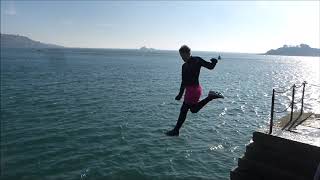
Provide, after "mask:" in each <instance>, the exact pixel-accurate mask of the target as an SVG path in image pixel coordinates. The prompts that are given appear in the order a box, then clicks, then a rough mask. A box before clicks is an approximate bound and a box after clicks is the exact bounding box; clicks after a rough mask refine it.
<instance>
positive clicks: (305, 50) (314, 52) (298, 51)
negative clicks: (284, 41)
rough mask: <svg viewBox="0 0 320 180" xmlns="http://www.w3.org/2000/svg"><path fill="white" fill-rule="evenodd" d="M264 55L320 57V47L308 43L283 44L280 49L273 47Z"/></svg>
mask: <svg viewBox="0 0 320 180" xmlns="http://www.w3.org/2000/svg"><path fill="white" fill-rule="evenodd" d="M263 55H284V56H318V57H320V49H317V48H311V47H310V46H309V45H307V44H300V45H297V46H288V45H283V46H282V47H280V48H278V49H271V50H269V51H267V52H266V53H264V54H263Z"/></svg>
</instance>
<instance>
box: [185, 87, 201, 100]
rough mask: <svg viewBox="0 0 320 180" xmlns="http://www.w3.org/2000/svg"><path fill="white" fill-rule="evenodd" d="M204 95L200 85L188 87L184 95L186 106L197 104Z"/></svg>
mask: <svg viewBox="0 0 320 180" xmlns="http://www.w3.org/2000/svg"><path fill="white" fill-rule="evenodd" d="M201 94H202V88H201V86H200V85H193V86H187V87H186V92H185V94H184V102H185V103H186V104H197V103H198V102H199V99H200V96H201Z"/></svg>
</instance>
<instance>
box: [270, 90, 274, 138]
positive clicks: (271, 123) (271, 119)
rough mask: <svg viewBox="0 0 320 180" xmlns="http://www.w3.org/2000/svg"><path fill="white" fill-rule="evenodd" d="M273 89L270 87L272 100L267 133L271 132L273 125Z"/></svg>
mask: <svg viewBox="0 0 320 180" xmlns="http://www.w3.org/2000/svg"><path fill="white" fill-rule="evenodd" d="M274 92H275V91H274V89H272V100H271V118H270V129H269V134H271V133H272V127H273V112H274Z"/></svg>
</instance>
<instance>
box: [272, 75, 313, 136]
mask: <svg viewBox="0 0 320 180" xmlns="http://www.w3.org/2000/svg"><path fill="white" fill-rule="evenodd" d="M306 84H307V82H306V81H304V82H303V83H302V84H301V85H299V86H296V85H295V84H293V86H291V88H290V89H287V90H285V91H282V92H280V91H276V90H275V89H272V99H271V117H270V127H269V134H271V133H272V128H273V116H274V113H283V112H285V111H286V110H287V109H288V108H289V107H291V112H290V121H289V122H288V123H287V125H288V124H289V123H291V122H292V118H293V109H294V104H298V103H299V102H300V101H301V111H300V115H302V113H303V105H304V101H303V100H304V92H305V86H306ZM300 87H303V89H302V97H301V100H299V101H297V102H294V99H295V91H296V88H300ZM291 89H292V98H291V103H290V105H289V106H288V107H287V108H286V109H285V110H284V111H280V112H277V111H275V110H274V104H275V103H274V100H275V93H286V92H288V91H289V90H291ZM296 120H297V119H296ZM296 120H295V121H296ZM287 125H286V126H287ZM286 126H284V127H286Z"/></svg>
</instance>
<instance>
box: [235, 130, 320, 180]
mask: <svg viewBox="0 0 320 180" xmlns="http://www.w3.org/2000/svg"><path fill="white" fill-rule="evenodd" d="M319 162H320V148H319V147H316V146H312V145H309V144H304V143H299V142H295V141H291V140H288V139H283V138H280V137H276V136H272V135H268V134H264V133H261V132H254V133H253V143H251V144H249V145H247V147H246V152H245V154H244V156H243V157H241V158H239V159H238V167H236V168H235V169H233V170H232V171H231V172H230V179H231V180H250V179H254V180H264V179H268V180H278V179H279V180H280V179H281V180H286V179H288V180H289V179H290V180H312V179H313V177H314V174H315V171H316V169H317V166H318V165H319Z"/></svg>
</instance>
